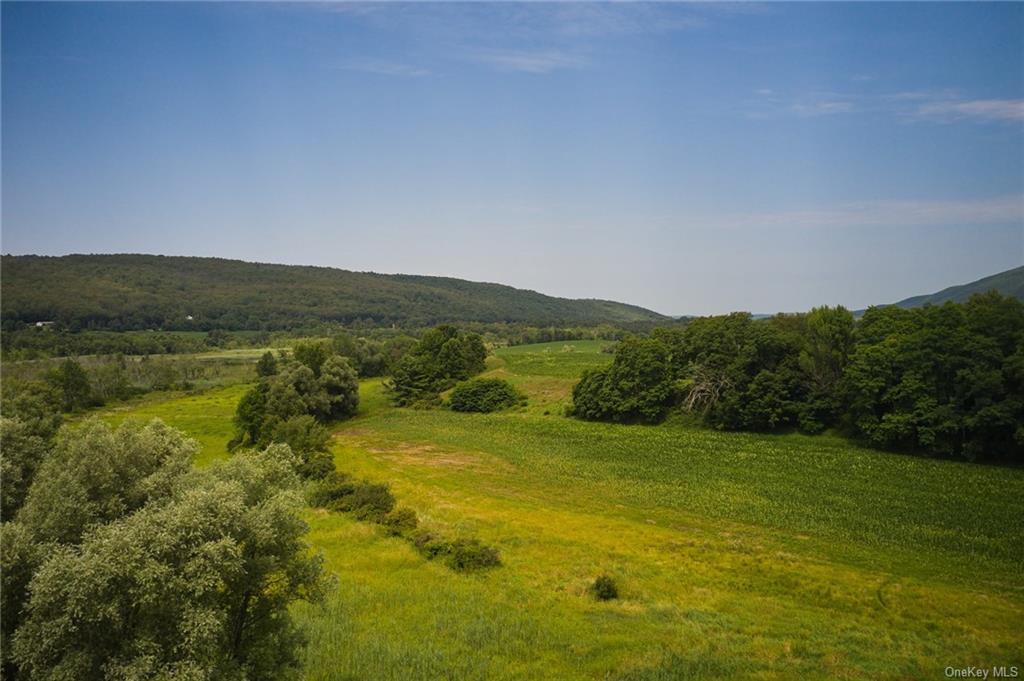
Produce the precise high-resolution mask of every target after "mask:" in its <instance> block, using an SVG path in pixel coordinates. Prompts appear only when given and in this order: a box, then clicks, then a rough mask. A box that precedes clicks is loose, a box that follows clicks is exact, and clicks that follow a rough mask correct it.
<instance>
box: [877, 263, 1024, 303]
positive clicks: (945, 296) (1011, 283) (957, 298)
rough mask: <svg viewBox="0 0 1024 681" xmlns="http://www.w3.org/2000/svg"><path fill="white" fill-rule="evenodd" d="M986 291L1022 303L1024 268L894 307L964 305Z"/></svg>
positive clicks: (1014, 269)
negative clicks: (995, 292)
mask: <svg viewBox="0 0 1024 681" xmlns="http://www.w3.org/2000/svg"><path fill="white" fill-rule="evenodd" d="M986 291H998V292H999V293H1002V294H1003V295H1004V296H1010V297H1012V298H1016V299H1017V300H1021V301H1024V266H1022V267H1015V268H1013V269H1012V270H1006V271H1005V272H1000V273H999V274H993V275H992V276H990V277H984V278H983V279H978V280H977V281H972V282H970V283H969V284H960V285H959V286H950V287H949V288H944V289H942V290H941V291H938V292H937V293H929V294H926V295H923V296H914V297H913V298H907V299H905V300H901V301H900V302H898V303H895V305H896V307H921V306H922V305H941V304H942V303H945V302H947V301H950V300H951V301H953V302H954V303H965V302H967V300H968V298H970V297H971V296H973V295H974V294H975V293H985V292H986Z"/></svg>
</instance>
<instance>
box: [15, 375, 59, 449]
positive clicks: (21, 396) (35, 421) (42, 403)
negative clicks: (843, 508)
mask: <svg viewBox="0 0 1024 681" xmlns="http://www.w3.org/2000/svg"><path fill="white" fill-rule="evenodd" d="M0 387H2V388H3V413H4V416H7V417H10V418H15V419H17V420H18V421H21V422H22V423H23V424H25V426H26V427H27V428H28V430H29V432H31V433H32V434H33V435H37V436H38V437H41V438H43V439H44V440H48V439H50V438H52V437H53V436H54V435H56V434H57V429H58V428H60V424H61V421H62V417H61V413H60V412H61V396H60V393H59V391H58V390H57V389H56V388H54V387H53V386H51V385H50V384H48V383H45V382H42V381H29V382H24V383H23V382H15V381H10V380H8V379H4V381H3V382H2V383H0Z"/></svg>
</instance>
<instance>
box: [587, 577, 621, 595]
mask: <svg viewBox="0 0 1024 681" xmlns="http://www.w3.org/2000/svg"><path fill="white" fill-rule="evenodd" d="M590 593H592V594H594V598H596V599H597V600H599V601H610V600H613V599H616V598H618V597H619V585H618V584H616V583H615V579H614V578H612V577H609V576H608V575H601V576H600V577H598V578H597V579H595V580H594V583H593V584H591V585H590Z"/></svg>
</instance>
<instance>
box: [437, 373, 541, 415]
mask: <svg viewBox="0 0 1024 681" xmlns="http://www.w3.org/2000/svg"><path fill="white" fill-rule="evenodd" d="M525 401H526V398H525V397H524V396H523V395H522V394H520V393H519V391H518V390H516V389H515V388H514V387H513V386H512V384H511V383H509V382H508V381H505V380H502V379H500V378H473V379H470V380H468V381H463V382H462V383H459V384H457V385H456V386H455V388H454V389H453V390H452V393H451V395H450V396H449V397H448V404H449V405H450V406H451V408H452V409H453V410H455V411H472V412H483V413H489V412H493V411H499V410H501V409H507V408H509V407H514V406H516V405H517V404H521V403H523V402H525Z"/></svg>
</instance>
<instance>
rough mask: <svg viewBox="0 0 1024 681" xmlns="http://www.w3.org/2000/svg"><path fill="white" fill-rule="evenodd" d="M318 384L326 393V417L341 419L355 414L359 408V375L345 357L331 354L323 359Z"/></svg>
mask: <svg viewBox="0 0 1024 681" xmlns="http://www.w3.org/2000/svg"><path fill="white" fill-rule="evenodd" d="M320 386H321V387H322V388H323V390H324V392H326V393H327V400H328V408H327V416H328V418H331V419H343V418H348V417H349V416H354V415H355V413H356V411H357V410H358V409H359V377H358V376H357V375H356V372H355V370H354V369H353V368H352V365H351V364H349V361H348V360H347V359H346V358H344V357H342V356H341V355H331V356H330V357H329V358H328V359H327V360H325V361H324V363H323V365H322V367H321V372H320Z"/></svg>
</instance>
